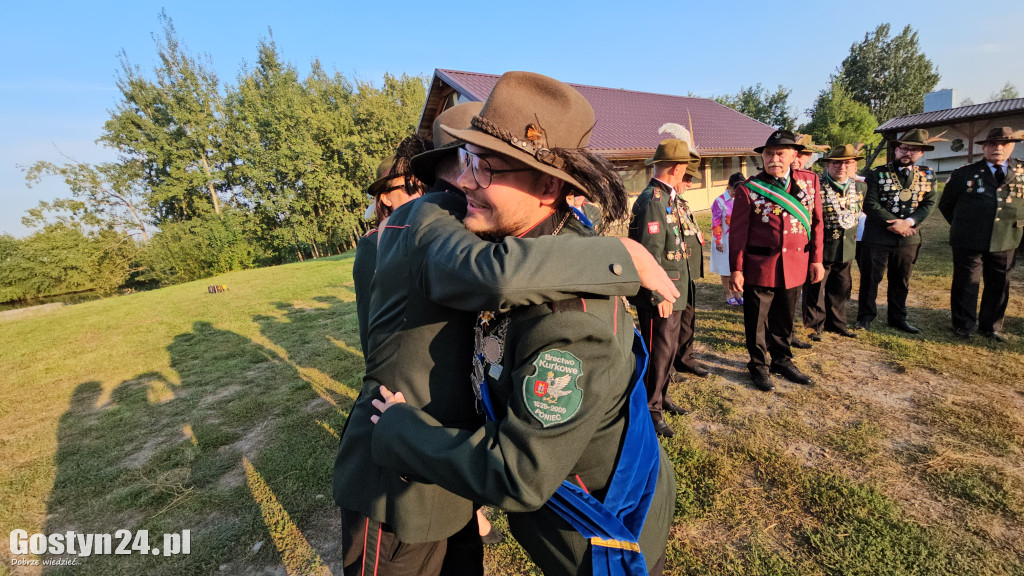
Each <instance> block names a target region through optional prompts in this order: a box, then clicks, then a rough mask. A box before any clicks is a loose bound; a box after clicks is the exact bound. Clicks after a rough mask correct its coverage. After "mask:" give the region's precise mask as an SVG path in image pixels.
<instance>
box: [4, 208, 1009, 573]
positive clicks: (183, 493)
mask: <svg viewBox="0 0 1024 576" xmlns="http://www.w3.org/2000/svg"><path fill="white" fill-rule="evenodd" d="M705 220H706V217H705ZM704 227H705V228H708V226H707V222H706V221H705V222H704ZM924 234H925V240H926V243H925V246H924V249H923V250H922V254H921V257H920V260H919V262H918V264H917V266H916V268H915V272H914V278H913V279H912V280H911V294H910V301H909V305H910V321H911V323H913V324H915V325H917V326H919V327H921V328H923V330H924V332H923V333H922V334H921V335H918V336H905V335H903V334H901V333H898V332H895V331H893V330H891V329H888V328H885V327H884V322H876V323H875V326H876V328H875V329H874V330H873V331H872V332H870V333H867V334H864V333H862V334H861V336H860V337H859V338H858V339H856V340H855V341H851V340H847V339H840V338H838V337H829V336H826V338H825V341H824V342H821V343H818V344H816V345H815V347H814V349H812V350H808V351H798V352H805V353H802V354H798V357H797V364H798V365H799V366H800V367H801V368H803V369H805V371H806V372H808V373H809V374H811V375H813V376H814V377H815V379H816V380H817V381H818V385H817V386H816V387H814V388H811V389H807V388H803V387H799V386H795V385H789V384H785V383H780V384H779V385H778V391H777V392H776V393H774V394H764V393H761V392H758V391H756V390H754V389H753V388H751V387H750V385H749V383H748V381H747V377H746V375H745V374H746V371H745V369H744V362H745V360H746V358H745V350H744V348H743V345H742V324H741V312H740V311H739V310H737V309H735V308H729V307H727V306H725V305H724V302H723V300H724V298H723V297H722V290H721V286H720V285H719V280H718V277H717V276H710V277H709V278H706V279H704V280H702V281H701V282H700V283H699V285H698V313H697V341H698V349H697V352H698V356H699V358H700V359H701V360H702V361H703V362H704V363H705V364H707V365H708V366H709V368H711V369H712V372H713V375H712V376H711V377H710V378H707V379H704V380H695V381H687V380H684V381H681V382H679V383H676V384H674V385H673V387H672V395H673V398H674V399H675V400H676V402H678V403H680V404H683V405H684V406H687V407H689V408H691V409H692V413H691V414H690V415H687V416H681V417H674V416H673V417H670V418H671V420H670V423H671V425H672V426H673V427H674V428H675V429H676V431H677V436H676V437H675V438H674V439H672V440H671V441H663V442H664V445H665V448H666V450H667V452H668V453H669V455H670V457H671V458H672V461H673V464H674V467H675V470H676V473H677V482H678V487H679V490H678V496H677V503H676V522H675V525H674V527H673V532H672V540H671V542H670V543H669V550H668V571H667V573H668V574H672V575H681V574H707V575H712V574H714V575H726V574H734V575H775V574H782V575H786V574H794V575H795V574H801V575H804V574H811V575H815V574H822V575H826V574H827V575H860V574H864V575H868V574H871V575H875V574H880V575H893V576H895V575H910V574H921V575H925V574H927V575H931V574H948V575H1016V576H1021V575H1024V298H1021V296H1020V287H1021V283H1020V281H1021V279H1022V276H1020V275H1018V276H1016V277H1015V283H1014V295H1012V296H1011V301H1010V309H1009V311H1008V315H1007V316H1008V319H1007V323H1006V327H1005V332H1006V333H1007V334H1008V335H1010V338H1011V340H1010V342H1008V343H1007V344H998V345H997V344H992V343H990V342H989V341H988V340H984V339H979V338H975V339H974V340H971V341H969V342H962V341H959V340H955V339H954V338H952V334H951V333H950V331H949V311H948V290H949V283H950V279H949V274H950V270H951V266H950V263H949V249H948V246H947V245H946V244H945V236H946V228H945V225H944V223H943V222H941V218H940V217H939V216H938V215H937V214H936V215H935V216H933V217H932V218H930V219H929V220H928V221H927V222H926V224H925V230H924ZM705 256H706V254H705ZM351 264H352V255H351V254H346V255H342V256H340V257H335V258H327V259H321V260H316V261H309V262H304V263H300V264H292V265H287V266H279V267H275V268H266V269H261V270H252V271H246V272H239V273H232V274H228V275H224V276H221V277H217V278H212V279H208V280H206V281H203V282H197V283H191V284H185V285H181V286H175V287H171V288H166V289H162V290H157V291H153V292H147V293H139V294H134V295H130V296H123V297H117V298H112V299H107V300H101V301H95V302H89V303H84V304H79V305H75V306H68V307H65V308H62V309H58V310H49V311H41V312H39V313H38V314H34V315H33V314H25V315H24V316H22V317H16V318H5V319H0V332H2V334H3V336H4V338H3V340H4V346H3V347H2V348H0V374H2V375H3V376H2V382H3V385H2V386H0V445H2V448H3V454H4V462H5V464H6V465H5V466H4V467H3V469H2V470H0V527H2V528H3V530H4V534H7V533H9V532H10V531H11V530H14V529H16V528H20V529H24V530H27V531H28V532H29V533H33V532H43V533H47V534H52V533H58V532H65V531H68V530H75V531H77V532H81V533H87V532H101V533H113V532H115V531H116V530H118V529H129V530H133V531H134V530H140V529H146V530H149V533H150V545H151V546H156V545H158V544H161V543H162V539H161V535H162V534H164V533H173V532H180V531H181V530H183V529H188V530H190V531H191V553H190V554H189V555H178V556H171V557H164V556H159V557H154V556H143V555H141V554H139V553H134V554H132V555H131V556H116V555H111V556H92V557H88V558H80V559H79V560H78V565H76V566H70V567H63V568H58V567H47V568H46V569H43V568H42V567H38V566H32V567H21V566H18V567H16V566H12V563H11V560H12V559H13V558H17V559H29V560H32V559H37V557H35V556H32V555H26V556H13V555H12V554H11V551H10V550H9V549H8V547H4V548H3V560H4V563H3V568H0V574H2V573H7V572H13V573H15V574H22V573H24V574H38V573H40V572H43V573H46V574H76V575H80V574H81V575H91V574H97V575H99V574H102V575H107V574H136V573H148V574H168V575H170V574H175V575H177V574H211V573H221V574H306V573H311V574H327V573H333V574H336V575H340V574H341V568H340V566H339V547H340V546H339V545H340V542H339V537H338V528H339V525H338V521H337V514H336V513H335V510H334V507H333V503H332V500H331V494H330V475H331V465H332V462H333V458H334V453H335V449H336V445H337V432H338V431H340V430H341V427H342V426H343V425H344V422H345V417H346V415H347V413H348V410H349V408H350V406H351V404H352V401H353V399H354V398H355V395H356V393H357V391H358V389H359V384H360V378H361V376H362V371H363V368H362V362H363V360H362V356H361V353H360V351H359V349H358V336H357V323H356V314H355V304H354V297H353V293H352V284H351V274H350V272H351ZM855 275H856V272H855ZM209 284H225V285H227V286H228V288H229V290H228V292H225V293H221V294H209V293H207V291H206V286H207V285H209ZM854 285H855V287H856V281H855V284H854ZM855 292H856V289H855ZM879 301H880V304H881V305H882V307H884V282H883V290H882V295H880V299H879ZM855 309H856V305H855V304H854V305H852V306H851V309H850V312H851V314H853V313H854V312H855ZM882 317H883V319H884V311H883V313H882ZM496 523H497V524H498V525H499V526H500V525H502V519H501V518H500V517H498V518H496ZM115 546H116V542H115ZM42 558H49V557H47V556H43V557H42ZM487 564H488V571H489V573H490V574H496V575H497V574H502V575H504V574H523V573H532V568H531V565H530V563H529V560H528V558H527V557H526V556H525V555H524V553H523V552H522V550H520V549H518V548H517V547H516V546H515V544H514V543H512V542H509V541H506V543H504V544H501V545H498V546H495V547H491V548H489V549H488V552H487Z"/></svg>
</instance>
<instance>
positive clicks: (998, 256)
mask: <svg viewBox="0 0 1024 576" xmlns="http://www.w3.org/2000/svg"><path fill="white" fill-rule="evenodd" d="M1021 138H1022V134H1021V133H1020V132H1014V131H1013V129H1012V128H1010V127H1009V126H1004V127H1002V128H993V129H992V130H990V131H989V133H988V135H987V136H986V137H985V139H984V140H979V141H978V144H981V149H982V151H983V152H984V153H985V158H984V159H983V160H981V161H979V162H975V163H974V164H969V165H967V166H964V167H962V168H958V169H956V170H954V171H953V174H951V175H950V177H949V181H948V182H947V183H946V188H945V190H943V192H942V198H941V199H940V200H939V211H940V212H942V216H943V217H945V218H946V220H947V221H948V222H949V244H950V246H952V247H953V285H952V287H951V288H950V292H949V309H950V311H951V312H952V315H953V332H954V333H955V334H956V335H957V336H959V337H960V338H964V339H967V338H970V337H971V333H972V332H974V329H975V327H977V329H978V333H979V334H981V335H982V336H985V337H987V338H990V339H992V340H995V341H997V342H1003V341H1004V340H1005V337H1004V336H1003V335H1002V334H1000V332H999V331H1000V330H1001V329H1002V327H1003V316H1004V315H1005V314H1006V305H1007V303H1008V302H1009V300H1010V272H1011V271H1012V270H1013V260H1014V258H1013V257H1014V252H1015V250H1016V248H1017V245H1018V244H1020V241H1021V237H1022V235H1024V209H1022V205H1024V162H1021V161H1020V160H1017V159H1014V158H1011V157H1010V154H1012V153H1013V147H1014V143H1015V142H1020V141H1021ZM982 278H984V279H985V291H984V292H982V294H981V314H980V316H979V314H978V289H979V287H980V285H981V280H982Z"/></svg>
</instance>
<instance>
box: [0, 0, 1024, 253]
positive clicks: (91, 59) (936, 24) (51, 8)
mask: <svg viewBox="0 0 1024 576" xmlns="http://www.w3.org/2000/svg"><path fill="white" fill-rule="evenodd" d="M0 6H2V14H3V16H2V18H0V54H5V56H3V59H2V61H0V233H8V234H12V235H14V236H17V237H23V236H25V235H27V234H30V233H31V230H28V229H26V228H25V227H24V226H22V224H21V217H22V216H23V215H24V213H25V211H26V210H27V209H29V208H32V207H34V206H36V205H37V204H38V202H39V201H40V200H51V199H53V198H55V197H62V196H70V192H69V191H68V190H67V189H66V187H65V186H64V185H63V183H62V182H60V181H59V180H57V179H56V178H53V177H51V178H48V179H45V180H44V181H43V182H42V183H40V184H37V185H35V186H34V187H32V188H29V187H27V186H26V183H25V178H24V173H23V169H24V168H26V167H27V166H29V165H31V164H32V163H34V162H36V161H39V160H47V161H50V162H54V163H58V164H59V163H63V162H67V161H79V162H103V161H109V160H113V159H114V158H115V155H114V153H113V151H111V150H110V149H107V148H104V147H102V146H100V145H98V144H96V142H95V141H96V139H97V138H99V136H100V135H101V134H102V129H103V123H104V122H105V121H106V120H107V119H108V118H109V117H110V110H112V109H113V108H115V107H116V106H117V104H118V101H119V92H118V90H117V86H116V82H117V78H118V73H119V70H120V63H119V54H120V53H121V51H122V50H123V51H124V52H125V54H126V55H127V58H128V61H129V62H130V63H131V64H133V65H138V66H140V67H141V68H142V70H143V71H145V72H146V73H147V74H148V75H149V77H150V78H152V77H153V76H152V73H151V71H152V69H153V68H154V66H155V65H156V61H157V49H156V44H155V42H154V39H153V38H154V35H155V34H160V32H161V24H160V20H159V15H160V11H161V10H166V13H167V15H168V16H169V17H170V18H171V19H172V21H173V23H174V26H175V29H176V30H177V33H178V38H179V40H180V42H181V44H182V45H183V46H184V48H185V49H186V50H187V51H188V52H189V53H191V54H194V55H206V56H208V57H209V61H210V62H211V63H212V68H213V69H214V70H215V71H216V73H217V74H218V76H219V78H220V80H221V81H222V83H227V84H232V85H233V84H236V79H237V77H238V75H239V73H240V71H241V70H242V67H243V66H244V65H245V63H246V62H248V63H253V62H255V60H256V49H257V45H258V43H259V41H260V40H261V39H264V38H267V37H268V35H269V34H270V31H271V30H272V31H273V39H274V41H275V42H276V44H277V48H278V50H279V52H280V54H281V55H282V57H283V58H284V59H285V60H286V61H288V62H290V63H292V64H294V65H295V66H296V67H297V69H298V70H299V71H300V74H302V75H305V72H306V71H308V69H309V64H310V63H311V62H312V61H313V60H314V59H319V60H320V62H321V64H323V66H324V67H325V69H327V70H328V71H332V70H336V71H338V72H341V73H342V74H344V75H345V76H346V77H348V78H349V79H350V80H353V79H358V80H364V81H370V82H374V83H375V84H378V85H379V84H380V82H381V79H382V78H383V75H384V73H385V72H389V73H392V74H396V75H400V74H402V73H406V74H410V75H421V76H424V77H426V78H427V79H429V77H430V76H431V74H432V73H433V71H434V69H435V68H448V69H454V70H466V71H473V72H485V73H491V74H501V73H502V72H505V71H507V70H529V71H533V72H539V73H541V74H546V75H549V76H552V77H554V78H557V79H559V80H563V81H566V82H572V83H577V84H589V85H595V86H606V87H610V88H626V89H630V90H640V91H647V92H657V93H664V94H677V95H686V94H689V93H694V94H696V95H699V96H708V97H710V96H713V95H718V94H735V93H736V92H737V91H738V90H739V89H740V88H741V87H743V86H753V85H755V84H757V83H761V84H764V85H765V86H767V87H769V88H771V89H774V88H775V87H777V86H778V85H780V84H781V85H783V86H785V87H786V88H789V89H791V90H792V93H791V95H790V98H789V102H790V105H791V106H792V107H793V109H794V111H795V112H797V113H798V114H799V115H800V117H801V120H806V119H807V118H806V113H805V111H806V109H807V108H810V107H811V105H812V104H813V102H814V99H815V97H816V96H817V94H818V92H819V91H820V90H822V89H823V88H824V87H825V85H826V83H827V82H828V79H829V75H830V74H832V73H834V72H835V71H836V69H837V67H838V66H839V64H840V63H841V62H842V60H843V58H845V57H846V56H847V54H848V53H849V50H850V46H851V45H852V44H854V43H856V42H859V41H861V40H863V38H864V35H865V34H866V33H868V32H871V31H873V30H874V29H875V28H876V27H877V26H878V25H879V24H882V23H886V22H887V23H889V24H891V26H892V33H893V35H895V34H898V33H899V31H901V30H902V29H903V27H904V26H906V25H908V24H909V25H910V26H912V27H913V29H914V30H916V31H917V32H918V33H919V40H920V45H921V49H922V51H923V52H924V54H925V55H926V56H927V57H928V58H929V59H931V61H932V62H933V63H934V64H935V65H936V67H937V68H938V71H939V73H940V75H941V80H940V81H939V85H938V86H937V89H938V88H954V89H956V91H957V96H958V98H959V99H964V98H970V99H971V100H973V101H974V102H975V103H981V102H986V101H988V100H989V95H990V94H992V93H993V92H996V91H997V90H999V89H1000V88H1002V86H1003V85H1004V84H1005V83H1006V82H1007V81H1009V82H1011V83H1013V84H1014V85H1015V86H1016V87H1017V88H1018V89H1019V90H1021V91H1022V92H1024V44H1022V43H1021V42H1020V40H1019V39H1018V38H1016V34H1015V33H1012V31H1015V30H1021V29H1024V3H1021V2H1019V1H1013V2H1004V3H1001V4H999V6H998V9H997V10H996V12H997V13H998V15H999V18H998V25H994V24H993V19H992V12H991V11H989V12H986V11H983V10H974V9H970V8H969V7H968V6H969V5H968V4H966V3H964V2H963V1H962V0H959V1H953V0H931V1H929V2H903V3H892V2H888V1H886V2H880V1H876V0H862V1H860V2H856V3H838V2H787V1H784V0H780V1H777V2H774V3H768V2H748V1H746V0H732V1H729V2H667V1H664V0H662V1H648V0H630V1H628V2H614V3H613V2H602V1H590V2H575V1H565V2H558V1H551V0H548V1H536V0H520V1H518V2H514V3H513V2H488V1H486V0H484V1H477V2H472V1H466V0H462V1H449V2H445V3H441V2H437V3H435V2H430V3H427V2H404V1H396V0H392V1H390V2H361V3H353V2H348V1H345V0H335V1H332V2H306V1H303V0H291V1H288V2H280V1H275V2H268V1H266V0H251V1H248V2H234V1H231V0H223V1H220V2H210V1H208V0H203V1H201V2H197V1H192V0H179V1H176V2H167V1H166V0H165V1H164V2H151V1H148V0H132V1H130V2H126V1H110V0H93V1H91V2H81V1H76V2H70V1H63V0H62V1H52V0H40V1H39V2H15V1H14V0H0ZM446 6H450V7H451V8H450V9H449V10H448V11H445V7H446ZM993 28H995V30H994V29H993ZM1000 31H1002V32H1000ZM1016 128H1024V127H1016Z"/></svg>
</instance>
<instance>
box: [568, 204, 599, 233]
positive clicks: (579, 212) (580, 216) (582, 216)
mask: <svg viewBox="0 0 1024 576" xmlns="http://www.w3.org/2000/svg"><path fill="white" fill-rule="evenodd" d="M569 208H571V209H572V212H573V214H575V215H576V219H577V220H579V221H580V222H581V223H582V224H583V225H584V226H586V227H587V228H593V227H594V223H593V222H591V221H590V218H587V215H586V214H584V213H583V210H580V209H579V208H577V207H575V206H569Z"/></svg>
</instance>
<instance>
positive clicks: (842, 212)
mask: <svg viewBox="0 0 1024 576" xmlns="http://www.w3.org/2000/svg"><path fill="white" fill-rule="evenodd" d="M1021 139H1022V133H1021V132H1014V131H1013V130H1012V129H1011V128H1009V127H1002V128H996V129H993V130H991V131H990V132H989V133H988V134H987V136H986V137H985V139H983V140H980V141H979V142H978V144H980V145H981V146H982V150H983V152H984V156H985V159H984V160H982V161H980V162H976V163H974V164H971V165H968V166H965V167H963V168H960V169H958V170H956V171H954V172H953V174H952V176H951V177H950V180H949V182H948V184H947V186H946V190H945V193H944V194H943V196H942V199H941V201H939V202H938V203H939V209H940V211H941V212H942V214H943V216H944V217H945V218H946V219H947V221H949V222H950V244H951V246H952V248H953V264H954V273H953V284H952V289H951V296H950V309H951V311H952V320H953V331H954V333H955V335H956V336H957V337H959V338H963V339H968V338H970V337H971V335H972V334H973V333H974V332H975V330H976V331H977V332H978V333H979V334H981V335H982V336H985V337H987V338H989V339H992V340H994V341H997V342H1002V341H1004V340H1005V337H1004V336H1003V335H1002V334H1001V332H1000V330H1001V329H1002V323H1003V317H1004V315H1005V312H1006V306H1007V302H1008V300H1009V286H1010V280H1009V274H1010V271H1011V270H1012V269H1013V266H1014V254H1015V250H1016V248H1017V247H1018V245H1019V244H1020V242H1021V238H1022V236H1024V218H1022V216H1024V210H1022V208H1021V206H1022V205H1024V163H1021V162H1020V161H1018V160H1014V159H1012V158H1011V157H1010V154H1011V153H1012V151H1013V147H1014V143H1015V142H1019V141H1021ZM938 140H940V139H939V138H933V137H930V136H929V134H928V132H927V131H926V130H923V129H913V130H909V131H908V132H906V133H905V134H904V135H903V136H902V137H900V138H899V139H897V141H896V142H895V147H894V148H893V151H892V160H891V161H889V162H887V163H885V164H884V165H881V166H878V167H875V168H873V169H870V170H868V171H867V174H866V176H865V177H863V178H859V177H858V176H857V162H858V161H859V160H863V159H864V155H863V154H861V153H860V150H859V148H858V147H855V146H854V145H852V144H844V145H841V146H837V147H835V148H832V149H831V150H830V151H829V152H828V153H827V154H826V155H824V156H823V157H822V158H821V160H820V162H821V163H822V164H823V167H824V170H823V172H822V176H821V177H820V178H819V176H818V175H817V174H815V173H814V172H812V171H809V170H805V169H803V166H804V163H805V162H806V161H807V159H808V158H809V157H810V149H809V147H808V142H807V141H806V139H801V138H799V137H798V136H797V135H796V134H794V133H792V132H790V131H788V130H778V131H776V132H774V133H773V134H772V135H771V136H770V137H769V138H768V140H767V141H766V142H765V145H764V146H761V147H758V148H755V152H757V153H759V154H761V156H762V160H763V162H764V168H763V170H761V171H760V172H759V173H758V174H756V175H754V176H752V177H750V178H748V179H747V180H746V181H745V182H744V183H742V184H740V185H738V186H737V187H736V190H735V193H734V197H735V200H734V206H733V212H732V223H731V225H730V243H729V247H730V249H729V252H730V254H729V261H730V270H731V273H732V277H731V288H732V290H734V291H736V292H737V293H742V294H743V316H744V335H745V341H746V347H747V351H748V354H749V358H750V359H749V362H748V363H747V368H748V371H749V373H750V377H751V381H752V382H753V384H754V386H755V387H756V388H758V389H760V390H764V391H772V390H774V388H775V385H774V383H773V382H772V379H771V374H772V373H774V374H778V375H781V376H782V377H783V378H785V379H786V380H789V381H791V382H795V383H797V384H802V385H813V380H812V378H811V377H810V376H808V375H806V374H804V373H803V372H802V371H800V369H799V368H797V367H796V365H795V364H794V363H793V352H792V348H793V347H796V346H798V347H801V348H803V347H810V344H807V343H805V342H802V341H800V340H799V339H798V338H797V337H796V334H795V333H794V330H793V326H794V324H793V317H794V315H795V313H796V309H797V299H798V296H799V293H800V290H801V288H802V289H803V300H802V303H801V316H802V317H803V325H804V328H805V329H807V330H808V331H809V337H810V339H811V340H812V341H821V339H822V333H823V332H833V333H836V334H838V335H840V336H843V337H847V338H855V337H856V336H857V334H856V332H854V331H853V330H851V329H850V327H849V326H848V325H847V314H846V302H847V300H848V299H849V298H850V295H851V292H852V285H853V279H852V268H853V262H854V261H856V262H857V264H858V267H859V268H860V273H861V277H860V289H859V295H858V307H857V317H856V318H857V319H856V325H855V328H856V329H859V330H870V328H871V323H872V322H873V321H874V320H875V318H876V317H877V315H878V309H877V305H876V299H877V295H878V285H879V283H880V282H881V280H882V277H883V275H887V276H888V291H887V296H886V298H887V304H888V307H887V320H888V324H889V326H891V327H893V328H895V329H897V330H900V331H902V332H906V333H909V334H917V333H919V332H920V330H919V329H918V328H917V327H915V326H913V325H911V324H910V323H909V322H908V319H907V295H908V293H909V287H910V276H911V271H912V268H913V265H914V263H915V262H916V260H917V256H918V252H919V251H920V248H921V234H920V231H919V230H920V226H921V224H922V223H923V222H924V220H925V219H926V218H927V217H928V215H929V213H930V212H931V210H932V208H933V207H934V206H935V204H936V202H937V193H936V190H935V186H934V180H935V176H934V173H933V172H932V170H931V169H929V168H928V167H927V166H922V165H919V164H918V161H919V160H920V159H921V157H922V156H923V154H924V152H926V151H929V150H934V148H935V147H934V144H933V143H934V142H936V141H938ZM693 158H696V162H697V163H699V157H697V156H696V154H695V153H694V152H693V151H692V150H690V149H689V148H688V146H687V143H686V142H683V141H681V140H665V141H663V142H661V144H660V145H659V146H658V149H657V151H656V153H655V155H654V157H653V158H651V159H649V160H647V164H648V165H653V166H654V170H653V171H654V175H653V178H652V179H651V181H650V184H649V185H648V186H647V188H646V189H645V190H644V191H643V192H642V193H641V194H640V196H639V197H638V198H637V201H636V204H635V205H634V207H633V213H632V220H631V223H630V228H629V235H630V237H631V238H634V239H636V240H638V241H639V242H641V243H642V244H643V245H644V246H645V247H646V248H647V249H648V250H649V251H650V252H651V253H652V255H654V256H655V258H656V259H657V260H658V261H659V263H660V264H661V265H662V266H663V267H664V269H665V271H666V272H667V273H668V274H669V277H670V278H672V279H673V281H675V282H676V285H677V287H678V288H679V292H680V294H682V297H681V298H680V300H679V301H677V302H676V304H674V305H670V304H668V303H665V302H662V301H660V300H659V298H658V297H657V295H650V294H645V293H644V292H641V293H640V294H639V295H638V296H637V297H636V298H635V300H634V304H635V305H636V307H637V316H638V320H639V323H640V330H641V332H642V333H643V335H644V338H645V339H646V341H647V343H648V346H649V348H650V355H651V368H650V370H649V371H648V373H647V376H646V384H647V391H648V400H649V411H650V413H651V418H652V420H653V421H654V422H655V429H656V430H657V431H658V433H659V434H661V435H664V436H672V435H673V431H672V429H671V427H669V426H668V424H667V423H666V422H665V421H664V412H669V413H676V414H681V413H684V410H683V408H681V407H680V406H678V405H677V404H676V403H675V402H673V401H672V399H671V398H670V397H669V394H668V384H669V382H670V381H671V378H670V376H671V373H672V370H673V368H674V369H675V371H676V372H679V373H682V372H686V371H689V372H694V373H696V374H698V375H701V376H704V375H707V370H706V369H704V368H703V367H701V366H700V365H699V364H697V363H696V361H695V360H693V358H692V355H690V353H691V352H692V346H693V304H694V301H695V294H694V288H695V286H694V280H695V279H697V278H700V277H701V276H702V272H703V267H702V266H703V254H702V253H701V247H702V245H703V237H702V235H701V233H700V230H699V228H697V226H696V224H695V222H694V220H693V215H692V213H691V212H690V210H689V208H688V206H687V204H686V201H685V199H683V197H682V194H683V192H684V191H685V190H686V189H687V188H688V184H687V182H688V180H690V179H687V178H685V174H686V171H685V170H684V168H683V167H684V166H686V167H687V168H691V169H692V168H695V164H694V163H693V162H694V161H693ZM694 171H695V170H694ZM1015 200H1016V203H1014V201H1015ZM862 218H863V237H862V238H861V239H859V240H858V237H857V235H858V225H859V224H860V223H861V219H862ZM982 279H984V283H985V289H984V292H982V298H981V312H980V315H979V314H978V310H977V302H978V293H979V290H980V284H981V281H982ZM684 358H688V362H686V363H684V362H683V359H684ZM691 367H696V369H693V368H691Z"/></svg>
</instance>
